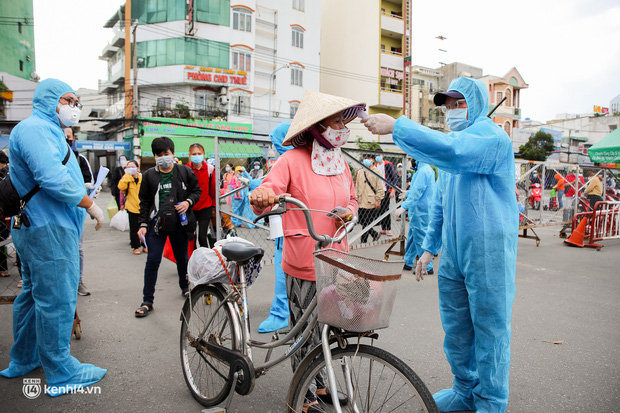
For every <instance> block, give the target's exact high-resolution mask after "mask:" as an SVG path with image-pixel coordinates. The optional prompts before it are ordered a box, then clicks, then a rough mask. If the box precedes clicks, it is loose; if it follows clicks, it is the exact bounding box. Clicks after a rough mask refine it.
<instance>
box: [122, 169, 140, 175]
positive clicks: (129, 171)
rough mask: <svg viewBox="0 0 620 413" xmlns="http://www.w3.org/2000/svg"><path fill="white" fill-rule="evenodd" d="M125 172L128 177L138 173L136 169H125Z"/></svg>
mask: <svg viewBox="0 0 620 413" xmlns="http://www.w3.org/2000/svg"><path fill="white" fill-rule="evenodd" d="M125 172H126V173H128V174H129V175H135V174H137V173H138V168H127V169H125Z"/></svg>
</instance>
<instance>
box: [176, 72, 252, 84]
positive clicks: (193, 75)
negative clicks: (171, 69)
mask: <svg viewBox="0 0 620 413" xmlns="http://www.w3.org/2000/svg"><path fill="white" fill-rule="evenodd" d="M187 79H188V80H199V81H200V80H202V81H205V82H214V83H230V84H233V85H247V84H248V78H247V76H229V75H220V74H213V73H202V72H187Z"/></svg>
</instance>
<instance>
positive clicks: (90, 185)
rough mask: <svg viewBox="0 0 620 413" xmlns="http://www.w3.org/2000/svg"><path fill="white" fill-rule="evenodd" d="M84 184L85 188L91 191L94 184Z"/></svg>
mask: <svg viewBox="0 0 620 413" xmlns="http://www.w3.org/2000/svg"><path fill="white" fill-rule="evenodd" d="M84 186H85V187H86V189H88V190H89V191H92V190H93V189H95V185H94V184H91V183H90V182H86V183H85V184H84Z"/></svg>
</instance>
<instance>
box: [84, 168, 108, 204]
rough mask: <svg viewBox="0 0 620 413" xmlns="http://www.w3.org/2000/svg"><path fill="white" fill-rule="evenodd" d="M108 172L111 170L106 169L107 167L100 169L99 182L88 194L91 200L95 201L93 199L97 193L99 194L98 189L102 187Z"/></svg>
mask: <svg viewBox="0 0 620 413" xmlns="http://www.w3.org/2000/svg"><path fill="white" fill-rule="evenodd" d="M108 172H110V170H109V169H108V168H106V167H105V166H102V167H100V168H99V173H98V174H97V182H95V187H94V188H93V189H92V190H91V191H90V194H88V196H89V197H90V199H93V197H94V196H95V193H96V192H97V188H99V187H100V186H101V183H102V182H103V180H104V179H105V177H106V176H108Z"/></svg>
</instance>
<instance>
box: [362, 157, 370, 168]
mask: <svg viewBox="0 0 620 413" xmlns="http://www.w3.org/2000/svg"><path fill="white" fill-rule="evenodd" d="M362 162H363V163H364V166H365V167H367V168H370V165H372V159H364V160H363V161H362Z"/></svg>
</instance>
